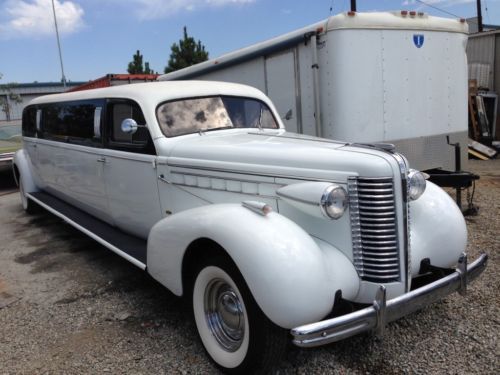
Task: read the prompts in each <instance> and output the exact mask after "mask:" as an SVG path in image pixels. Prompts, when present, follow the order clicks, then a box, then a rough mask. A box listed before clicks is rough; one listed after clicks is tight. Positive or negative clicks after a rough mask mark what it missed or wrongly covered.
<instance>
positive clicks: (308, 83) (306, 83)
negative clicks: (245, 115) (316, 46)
mask: <svg viewBox="0 0 500 375" xmlns="http://www.w3.org/2000/svg"><path fill="white" fill-rule="evenodd" d="M311 48H312V47H311V43H308V44H304V43H301V44H300V45H298V47H297V50H298V67H299V82H300V96H299V98H300V101H299V103H300V109H301V115H302V118H301V123H302V133H304V134H308V135H316V128H315V125H314V86H313V72H312V68H311V66H312V64H313V63H312V51H311ZM271 99H272V98H271Z"/></svg>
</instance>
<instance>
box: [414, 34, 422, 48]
mask: <svg viewBox="0 0 500 375" xmlns="http://www.w3.org/2000/svg"><path fill="white" fill-rule="evenodd" d="M413 43H414V44H415V46H416V47H417V48H420V47H422V46H423V45H424V35H423V34H414V35H413Z"/></svg>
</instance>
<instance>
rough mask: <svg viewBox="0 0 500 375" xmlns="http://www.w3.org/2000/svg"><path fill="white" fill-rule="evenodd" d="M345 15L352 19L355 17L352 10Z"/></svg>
mask: <svg viewBox="0 0 500 375" xmlns="http://www.w3.org/2000/svg"><path fill="white" fill-rule="evenodd" d="M347 15H348V16H349V17H354V16H355V15H356V12H355V11H353V10H350V11H349V12H347Z"/></svg>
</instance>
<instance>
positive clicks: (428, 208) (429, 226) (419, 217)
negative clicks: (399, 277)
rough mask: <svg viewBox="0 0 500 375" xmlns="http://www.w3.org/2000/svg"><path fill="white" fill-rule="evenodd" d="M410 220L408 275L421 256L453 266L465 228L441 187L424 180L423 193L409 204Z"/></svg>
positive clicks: (414, 270)
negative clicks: (409, 262)
mask: <svg viewBox="0 0 500 375" xmlns="http://www.w3.org/2000/svg"><path fill="white" fill-rule="evenodd" d="M410 223H411V224H410V225H411V227H410V241H411V242H410V246H411V274H412V276H416V275H418V272H419V270H420V262H421V261H422V260H423V259H425V258H429V259H430V261H431V264H432V265H434V266H437V267H443V268H450V267H453V266H455V265H456V263H457V259H458V258H459V257H460V255H461V254H462V253H463V252H464V251H465V248H466V246H467V227H466V225H465V220H464V217H463V215H462V212H461V211H460V209H459V208H458V206H457V204H456V203H455V201H453V199H452V198H451V197H450V196H449V195H448V194H447V193H446V192H445V191H444V190H443V189H441V188H440V187H438V186H437V185H435V184H433V183H432V182H429V181H427V187H426V189H425V192H424V194H422V196H421V197H420V198H419V199H417V200H416V201H413V202H411V203H410Z"/></svg>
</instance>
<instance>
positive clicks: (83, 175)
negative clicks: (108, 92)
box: [37, 100, 112, 223]
mask: <svg viewBox="0 0 500 375" xmlns="http://www.w3.org/2000/svg"><path fill="white" fill-rule="evenodd" d="M103 105H104V101H103V100H82V101H69V102H59V103H51V104H46V105H43V106H41V108H42V114H41V123H42V126H41V131H40V132H39V139H38V143H37V152H38V155H37V162H38V169H39V171H40V174H41V176H42V178H43V187H44V189H45V190H47V191H48V192H49V193H52V194H53V195H55V196H58V197H60V198H62V199H64V200H65V201H67V202H68V203H70V204H73V205H74V206H76V207H78V208H80V209H82V210H84V211H86V212H88V213H90V214H92V215H94V216H96V217H98V218H100V219H101V220H104V221H107V222H109V223H112V218H111V215H110V214H109V209H108V205H107V196H106V189H105V183H104V175H103V165H102V163H101V159H102V155H101V151H102V136H101V121H102V108H103Z"/></svg>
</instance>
